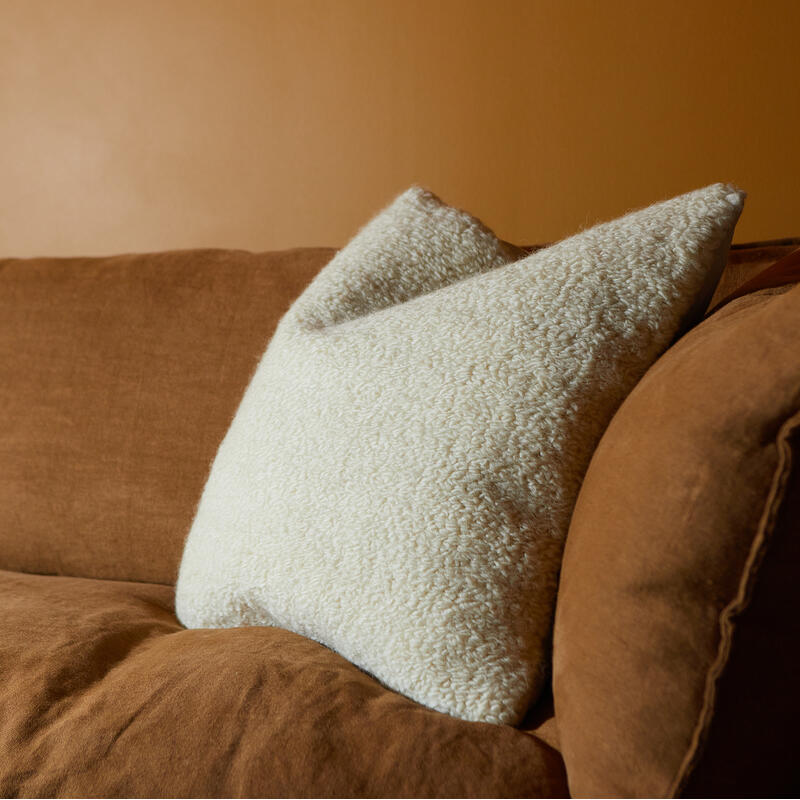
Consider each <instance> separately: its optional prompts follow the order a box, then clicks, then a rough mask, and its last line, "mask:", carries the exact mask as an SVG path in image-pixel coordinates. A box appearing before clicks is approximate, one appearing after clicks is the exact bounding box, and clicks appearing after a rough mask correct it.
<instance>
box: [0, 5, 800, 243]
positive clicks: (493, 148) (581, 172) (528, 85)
mask: <svg viewBox="0 0 800 800" xmlns="http://www.w3.org/2000/svg"><path fill="white" fill-rule="evenodd" d="M798 28H800V2H796V0H788V1H787V2H770V1H769V0H762V1H761V2H742V1H741V0H724V2H722V1H719V2H717V1H713V2H712V1H711V0H696V1H695V2H689V0H673V1H672V2H659V3H650V2H644V1H643V0H638V1H635V0H603V2H598V1H597V0H591V2H583V1H581V2H579V1H578V0H550V1H548V2H544V0H528V1H526V0H517V1H514V0H484V1H483V2H478V1H477V0H424V1H422V2H418V1H417V0H413V1H412V0H0V254H7V255H10V254H14V255H30V254H34V253H37V254H39V253H47V254H77V253H87V254H89V253H104V252H105V253H107V252H115V251H125V250H155V249H162V248H170V247H192V246H206V245H213V246H225V247H244V248H249V249H267V248H275V247H288V246H294V245H300V244H342V243H344V242H345V241H346V240H347V238H348V236H349V235H350V234H352V233H353V232H354V230H355V229H356V228H357V227H358V226H359V225H360V224H361V223H362V222H364V221H365V220H366V219H367V217H368V216H369V215H370V214H371V213H372V212H374V211H375V210H377V209H378V208H379V207H380V206H381V205H383V204H384V203H386V202H387V201H388V200H389V199H390V198H391V197H392V196H393V195H394V194H395V193H396V192H398V191H400V190H402V189H403V188H405V187H406V186H408V185H409V184H411V183H413V182H416V183H422V184H425V185H427V186H429V187H431V188H433V189H434V190H435V191H437V192H438V193H439V194H441V195H442V196H443V197H444V198H445V199H446V200H447V201H449V202H451V203H454V204H457V205H460V206H462V207H465V208H467V209H469V210H470V211H472V212H473V213H476V214H478V215H479V216H481V217H483V218H484V219H485V221H486V222H487V223H488V224H490V225H491V226H493V227H494V228H495V229H496V230H497V231H498V232H499V233H500V234H501V235H502V236H505V237H506V238H509V239H512V240H515V241H522V242H537V241H545V240H553V239H556V238H559V237H561V236H563V235H566V234H568V233H570V232H572V231H574V230H575V229H576V228H578V227H582V226H585V225H586V224H587V223H590V222H593V221H595V220H598V219H603V218H609V217H613V216H615V215H617V214H619V213H620V212H622V211H624V210H625V209H628V208H630V207H634V206H638V205H642V204H645V203H648V202H650V201H653V200H656V199H659V198H661V197H664V196H668V195H671V194H674V193H678V192H681V191H683V190H687V189H690V188H693V187H696V186H698V185H702V184H705V183H709V182H712V181H715V180H720V179H726V180H732V181H735V182H737V183H738V184H740V185H741V186H742V187H744V188H746V189H747V190H748V191H749V193H750V198H749V201H748V206H747V209H746V211H745V214H744V216H743V218H742V221H741V224H740V228H739V230H738V232H737V236H736V238H737V240H738V241H744V240H747V239H763V238H769V237H779V236H788V235H798V234H800V192H798V189H797V185H798V179H800V147H799V146H798V135H800V66H799V65H800V62H798V58H797V49H798V39H797V30H798Z"/></svg>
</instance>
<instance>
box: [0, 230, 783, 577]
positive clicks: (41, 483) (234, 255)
mask: <svg viewBox="0 0 800 800" xmlns="http://www.w3.org/2000/svg"><path fill="white" fill-rule="evenodd" d="M797 245H798V242H794V243H788V242H787V243H786V244H779V245H766V246H764V245H760V246H756V247H753V248H746V247H741V246H740V247H737V248H735V249H733V250H732V251H731V260H730V264H729V268H728V270H727V272H726V274H725V275H724V276H723V279H722V281H721V284H720V289H719V290H718V292H717V294H716V295H715V299H714V300H713V301H712V303H713V302H716V301H717V300H718V299H719V298H720V297H721V296H724V295H725V294H727V293H728V292H730V291H732V290H733V289H735V288H736V286H737V285H738V284H739V283H742V282H743V281H745V280H747V279H748V278H750V277H752V275H753V274H754V273H755V272H758V271H759V270H761V269H763V268H764V267H766V266H768V265H769V264H771V263H772V262H774V261H776V260H777V259H778V258H780V257H781V256H782V255H784V254H785V253H787V252H789V251H790V250H792V249H793V248H795V247H797ZM333 252H334V251H333V250H331V249H323V248H317V249H301V250H290V251H283V252H275V253H266V254H253V253H248V252H245V251H240V250H185V251H174V252H166V253H157V254H143V255H142V254H139V255H123V256H115V257H110V258H72V259H56V258H37V259H26V260H19V259H10V260H5V261H0V410H2V413H0V569H12V570H18V571H22V572H37V573H53V574H63V575H73V576H83V577H92V578H110V579H124V580H137V581H148V582H155V583H167V584H171V583H173V582H174V580H175V578H176V575H177V569H178V564H179V561H180V556H181V552H182V548H183V542H184V538H185V536H186V534H187V533H188V530H189V527H190V524H191V521H192V517H193V514H194V510H195V506H196V504H197V502H198V500H199V498H200V494H201V491H202V489H203V485H204V483H205V480H206V476H207V473H208V469H209V466H210V464H211V461H212V459H213V458H214V455H215V453H216V450H217V447H218V445H219V443H220V441H221V440H222V437H223V436H224V434H225V432H226V430H227V427H228V424H229V423H230V421H231V419H232V418H233V414H234V412H235V411H236V408H237V406H238V404H239V400H240V398H241V396H242V394H243V392H244V389H245V387H246V386H247V383H248V380H249V378H250V375H251V373H252V372H253V370H254V369H255V366H256V364H257V362H258V359H259V358H260V356H261V354H262V353H263V351H264V348H265V346H266V344H267V342H268V340H269V338H270V336H271V334H272V331H273V330H274V328H275V326H276V324H277V322H278V320H279V319H280V317H281V316H282V315H283V313H284V312H285V311H286V309H287V308H288V307H289V305H290V304H291V302H292V301H293V300H294V298H295V297H296V296H297V295H298V294H299V293H300V292H301V291H302V289H303V288H304V287H305V286H306V284H307V283H308V282H309V281H310V280H311V278H312V277H313V276H314V275H315V274H316V273H317V271H319V269H321V268H322V266H323V265H324V264H325V263H327V261H328V260H329V259H330V257H331V256H332V254H333Z"/></svg>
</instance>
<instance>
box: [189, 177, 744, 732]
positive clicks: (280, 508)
mask: <svg viewBox="0 0 800 800" xmlns="http://www.w3.org/2000/svg"><path fill="white" fill-rule="evenodd" d="M742 203H743V194H742V193H741V192H739V191H737V190H735V189H734V188H732V187H730V186H728V185H724V184H716V185H713V186H709V187H707V188H705V189H701V190H698V191H695V192H691V193H689V194H686V195H683V196H681V197H676V198H674V199H672V200H669V201H667V202H664V203H661V204H658V205H654V206H651V207H649V208H646V209H644V210H642V211H638V212H635V213H632V214H629V215H628V216H625V217H622V218H621V219H619V220H616V221H614V222H610V223H606V224H603V225H598V226H597V227H594V228H591V229H590V230H587V231H585V232H583V233H580V234H579V235H577V236H574V237H572V238H570V239H567V240H565V241H563V242H561V243H559V244H557V245H554V246H552V247H549V248H547V249H545V250H541V251H539V252H537V253H534V254H533V255H529V256H527V257H525V255H524V253H522V252H521V251H517V250H515V249H514V248H512V247H510V246H508V245H506V244H504V243H502V242H500V241H499V240H498V239H497V238H496V237H495V236H494V235H493V234H492V233H491V232H490V231H488V230H487V229H486V228H485V227H483V225H481V224H480V223H479V222H478V221H477V220H475V219H474V218H472V217H470V216H468V215H467V214H465V213H463V212H461V211H457V210H455V209H452V208H449V207H448V206H446V205H444V204H443V203H442V202H441V201H439V200H438V199H437V198H436V197H435V196H434V195H432V194H430V193H428V192H425V191H423V190H421V189H417V188H414V189H411V190H409V191H408V192H406V193H405V194H403V195H401V196H400V197H399V198H398V199H397V200H396V201H395V202H394V203H393V204H392V205H390V206H389V207H388V208H387V209H385V210H384V211H383V212H382V213H381V214H379V215H378V216H377V217H376V218H375V219H374V220H373V221H372V222H370V223H369V224H368V225H367V226H366V227H365V228H363V229H362V230H361V231H360V232H359V233H358V235H357V236H356V237H355V238H354V239H353V240H352V242H351V243H350V244H349V245H347V246H346V247H345V248H344V249H343V250H342V251H340V252H339V253H338V254H337V255H336V256H335V257H334V258H333V260H332V261H331V262H330V263H329V264H328V265H327V266H326V267H325V268H324V269H323V270H322V272H321V273H320V274H319V275H318V277H317V278H316V279H315V280H314V281H313V282H312V283H311V285H310V286H309V287H308V289H307V290H306V291H305V293H304V294H303V295H302V296H301V297H300V298H299V299H298V300H297V302H296V303H295V304H294V306H293V307H292V308H291V309H290V310H289V312H288V313H287V314H286V316H285V317H284V318H283V320H282V322H281V324H280V325H279V327H278V329H277V331H276V333H275V336H274V338H273V340H272V342H271V343H270V344H269V347H268V348H267V351H266V353H265V354H264V356H263V358H262V360H261V362H260V364H259V365H258V368H257V370H256V372H255V375H254V376H253V379H252V381H251V383H250V386H249V387H248V389H247V391H246V393H245V396H244V398H243V400H242V402H241V405H240V407H239V409H238V411H237V413H236V416H235V418H234V420H233V422H232V424H231V427H230V429H229V431H228V433H227V435H226V437H225V440H224V441H223V443H222V444H221V446H220V448H219V452H218V453H217V456H216V459H215V461H214V464H213V466H212V469H211V474H210V476H209V479H208V483H207V484H206V487H205V490H204V492H203V496H202V498H201V501H200V504H199V507H198V510H197V515H196V518H195V520H194V523H193V525H192V529H191V531H190V533H189V537H188V540H187V542H186V547H185V551H184V555H183V561H182V563H181V568H180V575H179V579H178V584H177V599H176V600H177V612H178V616H179V617H180V619H181V621H182V622H183V623H184V624H185V625H186V626H187V627H230V626H239V625H275V626H279V627H283V628H288V629H290V630H292V631H295V632H297V633H300V634H303V635H305V636H308V637H311V638H313V639H316V640H317V641H319V642H322V643H323V644H325V645H327V646H328V647H330V648H332V649H333V650H335V651H337V652H339V653H341V654H342V655H343V656H344V657H346V658H347V659H349V660H350V661H352V662H353V663H355V664H357V665H358V666H360V667H361V668H362V669H364V670H366V671H367V672H369V673H371V674H372V675H374V676H375V677H377V678H378V679H379V680H380V681H382V682H383V683H384V684H386V685H387V686H389V687H390V688H392V689H395V690H397V691H399V692H402V693H403V694H406V695H408V696H409V697H411V698H413V699H415V700H417V701H419V702H420V703H423V704H425V705H427V706H430V707H432V708H435V709H439V710H441V711H444V712H447V713H449V714H452V715H454V716H457V717H461V718H463V719H467V720H480V721H486V722H495V723H511V724H513V723H516V722H518V721H520V719H521V718H522V716H523V715H524V714H525V711H526V709H527V707H528V705H529V703H530V702H531V701H532V699H534V698H535V696H536V694H537V693H538V692H539V690H540V688H541V687H542V684H543V681H544V678H545V676H546V674H547V666H548V661H549V657H548V641H549V636H550V631H551V627H552V615H553V606H554V599H555V591H556V582H557V576H558V570H559V564H560V558H561V552H562V546H563V541H564V537H565V535H566V530H567V525H568V522H569V519H570V514H571V512H572V508H573V505H574V502H575V499H576V495H577V492H578V489H579V486H580V483H581V480H582V478H583V475H584V472H585V470H586V468H587V465H588V462H589V459H590V457H591V455H592V452H593V450H594V448H595V445H596V443H597V442H598V440H599V438H600V436H601V434H602V433H603V431H604V429H605V428H606V426H607V424H608V422H609V421H610V419H611V416H612V415H613V413H614V411H615V410H616V408H617V406H618V405H619V404H620V402H621V401H622V400H623V399H624V397H625V396H626V395H627V394H628V393H629V392H630V390H631V389H632V388H633V386H634V385H635V384H636V382H637V381H638V380H639V378H640V377H641V376H642V375H643V373H644V372H645V370H646V369H647V368H648V367H649V365H650V364H651V363H652V362H653V361H654V360H655V359H656V358H657V357H658V355H659V354H660V353H661V352H662V351H663V350H664V349H665V348H666V347H667V346H668V345H669V344H670V342H671V340H672V339H673V338H674V337H675V335H676V333H677V332H678V331H679V330H680V329H681V326H682V325H683V324H684V323H685V322H686V319H687V317H688V316H690V315H691V313H692V309H693V308H696V307H697V306H698V303H701V302H702V301H703V300H707V299H708V297H709V296H710V292H711V290H712V289H713V285H714V283H715V282H716V279H717V278H718V276H719V273H720V271H721V269H722V267H723V265H724V263H725V260H726V256H727V250H728V246H729V244H730V240H731V236H732V233H733V228H734V225H735V223H736V220H737V218H738V216H739V213H740V211H741V207H742Z"/></svg>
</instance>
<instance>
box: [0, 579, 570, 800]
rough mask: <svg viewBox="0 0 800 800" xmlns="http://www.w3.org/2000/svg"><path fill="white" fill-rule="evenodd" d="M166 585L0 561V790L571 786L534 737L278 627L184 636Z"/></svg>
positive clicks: (557, 790)
mask: <svg viewBox="0 0 800 800" xmlns="http://www.w3.org/2000/svg"><path fill="white" fill-rule="evenodd" d="M171 595H172V592H171V589H169V588H167V587H163V586H155V585H147V584H137V583H121V582H115V581H98V580H87V579H81V578H63V577H53V576H35V575H22V574H19V573H12V572H0V608H2V609H3V613H2V614H0V676H2V681H0V796H3V797H16V796H48V797H54V796H89V797H106V796H108V797H118V796H123V797H150V796H153V797H209V796H210V797H218V796H222V797H231V796H232V797H252V796H256V797H273V796H277V797H297V796H312V797H313V796H317V797H336V796H363V797H384V796H386V797H403V796H423V797H425V796H427V797H453V796H463V797H470V796H475V797H480V796H488V797H508V796H510V797H522V796H533V797H549V796H565V793H566V777H565V773H564V767H563V762H562V760H561V757H560V756H559V754H558V753H557V751H556V750H554V749H553V748H552V747H550V746H549V745H548V744H546V743H545V742H544V741H543V739H541V738H539V737H537V736H536V735H535V733H526V732H523V731H520V730H516V729H514V728H509V727H505V726H498V725H488V724H482V723H470V722H463V721H460V720H456V719H453V718H452V717H448V716H446V715H444V714H440V713H438V712H435V711H430V710H427V709H424V708H422V707H421V706H418V705H417V704H415V703H413V702H412V701H410V700H407V699H405V698H403V697H401V696H400V695H397V694H394V693H393V692H390V691H389V690H387V689H384V688H383V687H381V685H380V684H378V683H377V682H376V681H375V680H373V679H372V678H370V677H368V676H367V675H365V674H364V673H363V672H361V671H359V670H358V669H357V668H356V667H354V666H352V665H351V664H349V663H348V662H346V661H345V660H344V659H343V658H341V657H340V656H338V655H336V654H335V653H333V652H332V651H330V650H328V649H326V648H324V647H322V645H319V644H317V643H315V642H312V641H310V640H308V639H304V638H302V637H300V636H297V635H295V634H293V633H289V632H287V631H283V630H280V629H277V628H236V629H230V630H216V631H211V630H197V631H186V630H183V629H182V628H181V626H180V625H179V624H178V622H177V620H176V619H175V617H174V616H173V613H172V607H171ZM545 727H546V726H545Z"/></svg>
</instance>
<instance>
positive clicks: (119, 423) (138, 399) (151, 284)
mask: <svg viewBox="0 0 800 800" xmlns="http://www.w3.org/2000/svg"><path fill="white" fill-rule="evenodd" d="M332 254H333V251H332V250H330V249H321V248H320V249H303V250H290V251H284V252H276V253H267V254H263V255H257V254H252V253H248V252H244V251H238V250H230V251H228V250H185V251H174V252H165V253H158V254H147V255H122V256H115V257H111V258H72V259H55V258H37V259H26V260H5V261H0V410H1V413H0V568H2V569H11V570H18V571H22V572H38V573H55V574H63V575H73V576H84V577H92V578H114V579H127V580H136V581H150V582H156V583H174V581H175V578H176V576H177V569H178V563H179V561H180V556H181V551H182V547H183V540H184V537H185V536H186V534H187V532H188V530H189V525H190V523H191V520H192V516H193V514H194V509H195V506H196V504H197V501H198V500H199V498H200V493H201V491H202V488H203V485H204V483H205V480H206V475H207V472H208V469H209V466H210V464H211V461H212V459H213V457H214V455H215V453H216V449H217V447H218V445H219V443H220V441H221V439H222V437H223V435H224V434H225V431H226V430H227V427H228V424H229V423H230V420H231V419H232V417H233V414H234V412H235V411H236V408H237V405H238V403H239V400H240V398H241V396H242V393H243V392H244V389H245V387H246V386H247V382H248V380H249V378H250V375H251V373H252V372H253V370H254V369H255V366H256V363H257V362H258V359H259V358H260V356H261V354H262V352H263V350H264V347H265V345H266V343H267V342H268V340H269V338H270V336H271V334H272V331H273V330H274V328H275V325H276V324H277V322H278V320H279V319H280V317H281V316H282V314H283V313H284V312H285V311H286V309H287V308H288V307H289V305H290V304H291V302H292V301H293V300H294V298H295V297H296V296H297V295H298V294H299V293H300V292H301V291H302V289H303V288H304V286H305V285H306V284H307V283H308V282H309V281H310V280H311V278H312V277H313V276H314V275H315V274H316V272H317V271H318V270H319V269H320V268H321V267H322V266H323V265H324V264H325V263H326V262H327V261H328V260H329V258H330V257H331V255H332Z"/></svg>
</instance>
